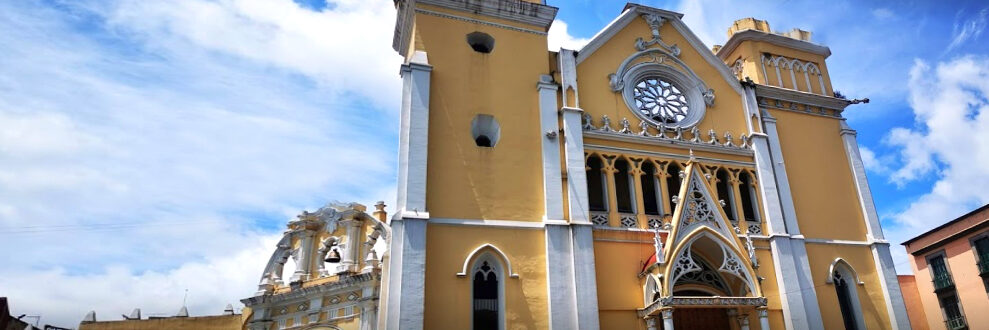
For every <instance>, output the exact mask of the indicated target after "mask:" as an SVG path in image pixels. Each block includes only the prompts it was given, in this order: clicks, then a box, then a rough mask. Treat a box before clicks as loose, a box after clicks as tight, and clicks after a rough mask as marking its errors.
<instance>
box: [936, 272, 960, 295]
mask: <svg viewBox="0 0 989 330" xmlns="http://www.w3.org/2000/svg"><path fill="white" fill-rule="evenodd" d="M931 282H934V292H938V291H941V290H945V289H948V288H952V287H954V286H955V281H952V280H951V275H948V274H938V275H935V276H934V280H933V281H931Z"/></svg>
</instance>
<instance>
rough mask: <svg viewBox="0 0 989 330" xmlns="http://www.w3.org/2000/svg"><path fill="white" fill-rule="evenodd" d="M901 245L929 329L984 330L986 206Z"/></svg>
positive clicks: (987, 312)
mask: <svg viewBox="0 0 989 330" xmlns="http://www.w3.org/2000/svg"><path fill="white" fill-rule="evenodd" d="M903 246H905V247H906V249H907V252H908V253H910V254H911V255H912V256H913V258H912V259H911V260H910V261H911V262H910V264H911V265H912V267H913V272H914V275H915V276H916V288H917V291H918V292H919V299H920V305H921V306H923V313H924V314H925V315H924V316H925V317H926V319H927V323H928V326H929V328H930V329H989V204H987V205H985V206H982V207H980V208H978V209H976V210H974V211H972V212H969V213H968V214H965V215H963V216H961V217H959V218H957V219H954V220H951V221H949V222H948V223H945V224H943V225H941V226H938V227H937V228H934V229H932V230H930V231H928V232H926V233H923V234H921V235H919V236H917V237H914V238H912V239H910V240H908V241H906V242H904V243H903ZM910 296H911V295H906V294H904V299H911V297H910ZM914 297H916V296H914ZM914 299H916V298H914ZM908 304H909V303H908ZM911 319H914V316H911Z"/></svg>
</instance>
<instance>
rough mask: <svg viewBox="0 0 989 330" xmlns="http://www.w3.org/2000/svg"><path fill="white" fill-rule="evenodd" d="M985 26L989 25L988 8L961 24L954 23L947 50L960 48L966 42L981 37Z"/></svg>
mask: <svg viewBox="0 0 989 330" xmlns="http://www.w3.org/2000/svg"><path fill="white" fill-rule="evenodd" d="M986 25H989V8H983V9H982V10H980V11H979V13H977V14H975V17H972V18H970V19H967V20H965V21H963V22H962V23H961V24H958V23H957V22H956V23H955V27H954V31H953V32H952V34H953V37H952V38H951V44H949V45H948V49H947V50H952V49H954V48H955V47H958V46H961V45H962V44H963V43H965V42H966V41H968V40H975V39H978V38H979V36H980V35H982V31H984V30H985V29H986Z"/></svg>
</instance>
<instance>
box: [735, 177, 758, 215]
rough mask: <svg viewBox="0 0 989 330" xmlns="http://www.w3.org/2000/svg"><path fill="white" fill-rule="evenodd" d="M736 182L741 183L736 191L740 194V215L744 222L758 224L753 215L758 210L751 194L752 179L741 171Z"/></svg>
mask: <svg viewBox="0 0 989 330" xmlns="http://www.w3.org/2000/svg"><path fill="white" fill-rule="evenodd" d="M738 181H740V182H741V183H740V185H741V186H740V187H738V190H739V191H740V192H741V193H742V196H741V197H742V215H743V216H744V217H745V221H754V222H759V218H757V217H756V213H755V211H756V210H757V209H758V206H757V205H758V202H757V201H756V199H755V195H754V194H753V193H752V190H753V189H752V178H750V177H749V173H748V172H746V171H742V173H739V174H738Z"/></svg>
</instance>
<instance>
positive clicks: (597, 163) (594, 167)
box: [587, 156, 608, 211]
mask: <svg viewBox="0 0 989 330" xmlns="http://www.w3.org/2000/svg"><path fill="white" fill-rule="evenodd" d="M606 193H607V192H606V191H605V190H604V173H603V172H602V164H601V158H598V157H597V156H591V157H588V158H587V198H588V199H589V201H588V206H589V207H590V209H591V211H607V210H608V206H607V203H606V202H605V201H606V200H607V198H606V197H605V195H606Z"/></svg>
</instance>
